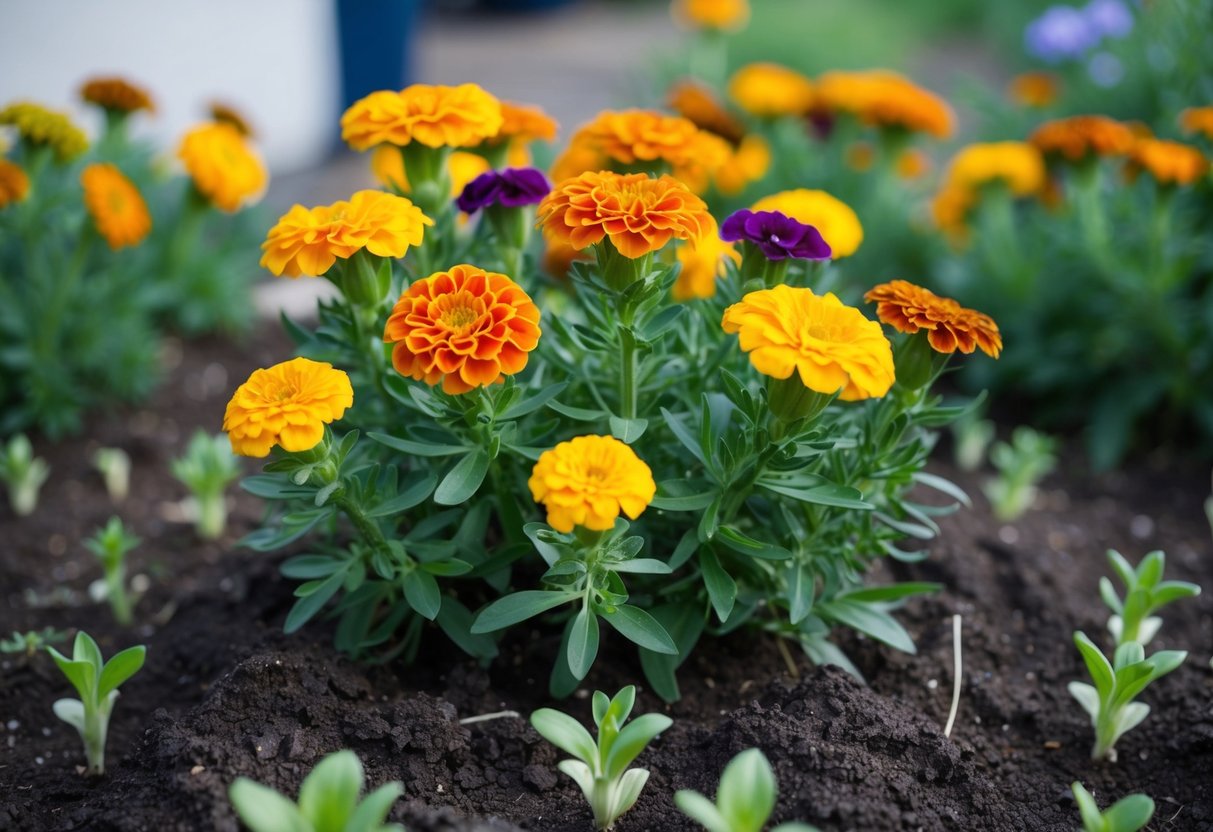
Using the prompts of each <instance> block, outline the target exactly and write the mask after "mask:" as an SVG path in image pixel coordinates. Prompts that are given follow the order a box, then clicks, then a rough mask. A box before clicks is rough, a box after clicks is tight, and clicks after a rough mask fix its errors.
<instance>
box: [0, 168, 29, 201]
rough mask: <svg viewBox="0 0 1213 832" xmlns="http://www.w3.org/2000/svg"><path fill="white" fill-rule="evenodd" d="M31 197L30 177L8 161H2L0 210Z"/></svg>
mask: <svg viewBox="0 0 1213 832" xmlns="http://www.w3.org/2000/svg"><path fill="white" fill-rule="evenodd" d="M28 195H29V176H28V175H26V173H25V171H24V170H22V169H21V167H20V166H19V165H15V164H13V163H12V162H10V161H9V160H8V159H0V208H4V207H5V206H7V205H11V204H12V203H14V202H20V201H21V200H23V199H25V197H26V196H28Z"/></svg>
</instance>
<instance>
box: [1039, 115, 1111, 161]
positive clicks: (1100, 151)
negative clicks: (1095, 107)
mask: <svg viewBox="0 0 1213 832" xmlns="http://www.w3.org/2000/svg"><path fill="white" fill-rule="evenodd" d="M1028 141H1029V142H1030V143H1031V144H1033V145H1035V146H1036V148H1037V149H1038V150H1040V152H1041V153H1044V154H1045V155H1057V156H1061V157H1063V158H1065V159H1068V160H1069V161H1071V162H1078V161H1081V160H1082V159H1084V158H1086V157H1087V155H1088V154H1095V155H1096V156H1123V155H1124V154H1126V153H1128V152H1129V150H1131V149H1132V147H1133V142H1134V137H1133V131H1132V130H1130V129H1129V128H1128V127H1126V126H1125V125H1124V124H1121V123H1120V122H1119V121H1116V120H1115V119H1110V118H1108V117H1107V116H1071V117H1070V118H1061V119H1056V120H1054V121H1046V122H1045V123H1044V124H1042V125H1040V126H1039V127H1037V128H1036V130H1035V131H1034V132H1033V133H1032V135H1031V136H1030V137H1029V138H1028Z"/></svg>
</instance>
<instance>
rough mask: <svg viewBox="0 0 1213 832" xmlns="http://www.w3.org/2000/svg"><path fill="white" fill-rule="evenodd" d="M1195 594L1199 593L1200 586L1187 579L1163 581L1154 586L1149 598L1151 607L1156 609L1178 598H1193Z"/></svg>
mask: <svg viewBox="0 0 1213 832" xmlns="http://www.w3.org/2000/svg"><path fill="white" fill-rule="evenodd" d="M1197 595H1200V587H1199V586H1197V585H1196V584H1190V583H1188V582H1187V581H1163V582H1162V583H1160V584H1159V585H1158V586H1156V587H1155V588H1154V592H1153V594H1152V596H1151V598H1150V600H1151V601H1152V604H1151V609H1155V610H1156V609H1159V608H1160V607H1165V606H1166V605H1167V604H1170V603H1171V602H1172V601H1178V600H1179V599H1180V598H1195V597H1196V596H1197Z"/></svg>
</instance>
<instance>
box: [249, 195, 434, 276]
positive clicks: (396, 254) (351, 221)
mask: <svg viewBox="0 0 1213 832" xmlns="http://www.w3.org/2000/svg"><path fill="white" fill-rule="evenodd" d="M433 224H434V221H433V220H432V219H430V218H429V217H427V216H426V215H425V214H423V213H421V209H420V208H418V207H417V206H415V205H414V204H413V203H412V202H410V201H409V200H407V199H405V198H404V197H402V196H395V195H393V194H387V193H384V192H383V191H358V193H356V194H354V195H353V196H352V197H350V198H349V200H348V201H346V200H341V201H338V202H334V203H333V204H332V205H320V206H317V207H316V208H304V207H303V206H302V205H295V206H293V207H292V208H291V210H290V211H287V212H286V213H285V214H283V215H282V217H281V218H280V219H279V220H278V223H277V224H276V225H275V226H274V227H273V228H271V229H270V231H269V234H267V235H266V238H265V242H264V243H262V244H261V250H262V251H263V252H265V253H264V254H262V255H261V265H262V266H264V267H265V268H267V269H269V270H270V271H271V272H273V273H274V274H276V275H286V276H287V277H299V276H300V275H309V276H312V277H318V276H320V275H322V274H324V273H325V272H327V271H328V270H329V269H331V268H332V267H333V264H334V263H335V262H337V260H338V259H341V260H348V259H349V258H350V257H353V256H354V253H355V252H357V251H359V250H360V249H364V248H365V249H366V250H367V251H369V252H370V253H371V254H374V255H376V256H379V257H393V258H400V257H404V255H405V253H406V252H407V251H408V250H409V246H419V245H421V239H422V236H423V234H424V232H425V227H426V226H427V225H433Z"/></svg>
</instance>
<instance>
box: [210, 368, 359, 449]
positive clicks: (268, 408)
mask: <svg viewBox="0 0 1213 832" xmlns="http://www.w3.org/2000/svg"><path fill="white" fill-rule="evenodd" d="M353 404H354V388H353V387H352V386H351V385H350V377H349V376H348V375H346V374H345V373H343V372H342V371H341V370H337V369H334V368H333V365H332V364H325V363H323V362H320V361H312V360H310V359H307V358H294V359H291V360H290V361H286V362H283V363H281V364H275V365H274V366H273V367H270V368H268V369H261V370H254V371H253V374H252V375H251V376H249V379H248V381H246V382H245V383H244V384H242V385H240V387H238V388H237V389H236V393H235V395H233V396H232V399H231V401H229V402H228V403H227V410H226V411H225V412H224V414H223V429H224V430H225V431H227V436H228V439H229V440H230V441H231V443H232V452H233V453H236V454H239V455H240V456H255V457H264V456H267V455H268V454H269V452H270V449H271V448H273V447H274V446H275V445H277V446H278V447H280V448H282V450H284V451H291V452H299V451H309V450H311V449H312V448H314V447H316V446H317V445H319V444H320V442H321V440H322V439H324V426H325V425H327V424H329V423H330V422H334V421H336V420H337V419H340V418H341V417H342V416H343V415H344V414H345V411H346V409H347V408H349V407H351V406H352V405H353Z"/></svg>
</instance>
